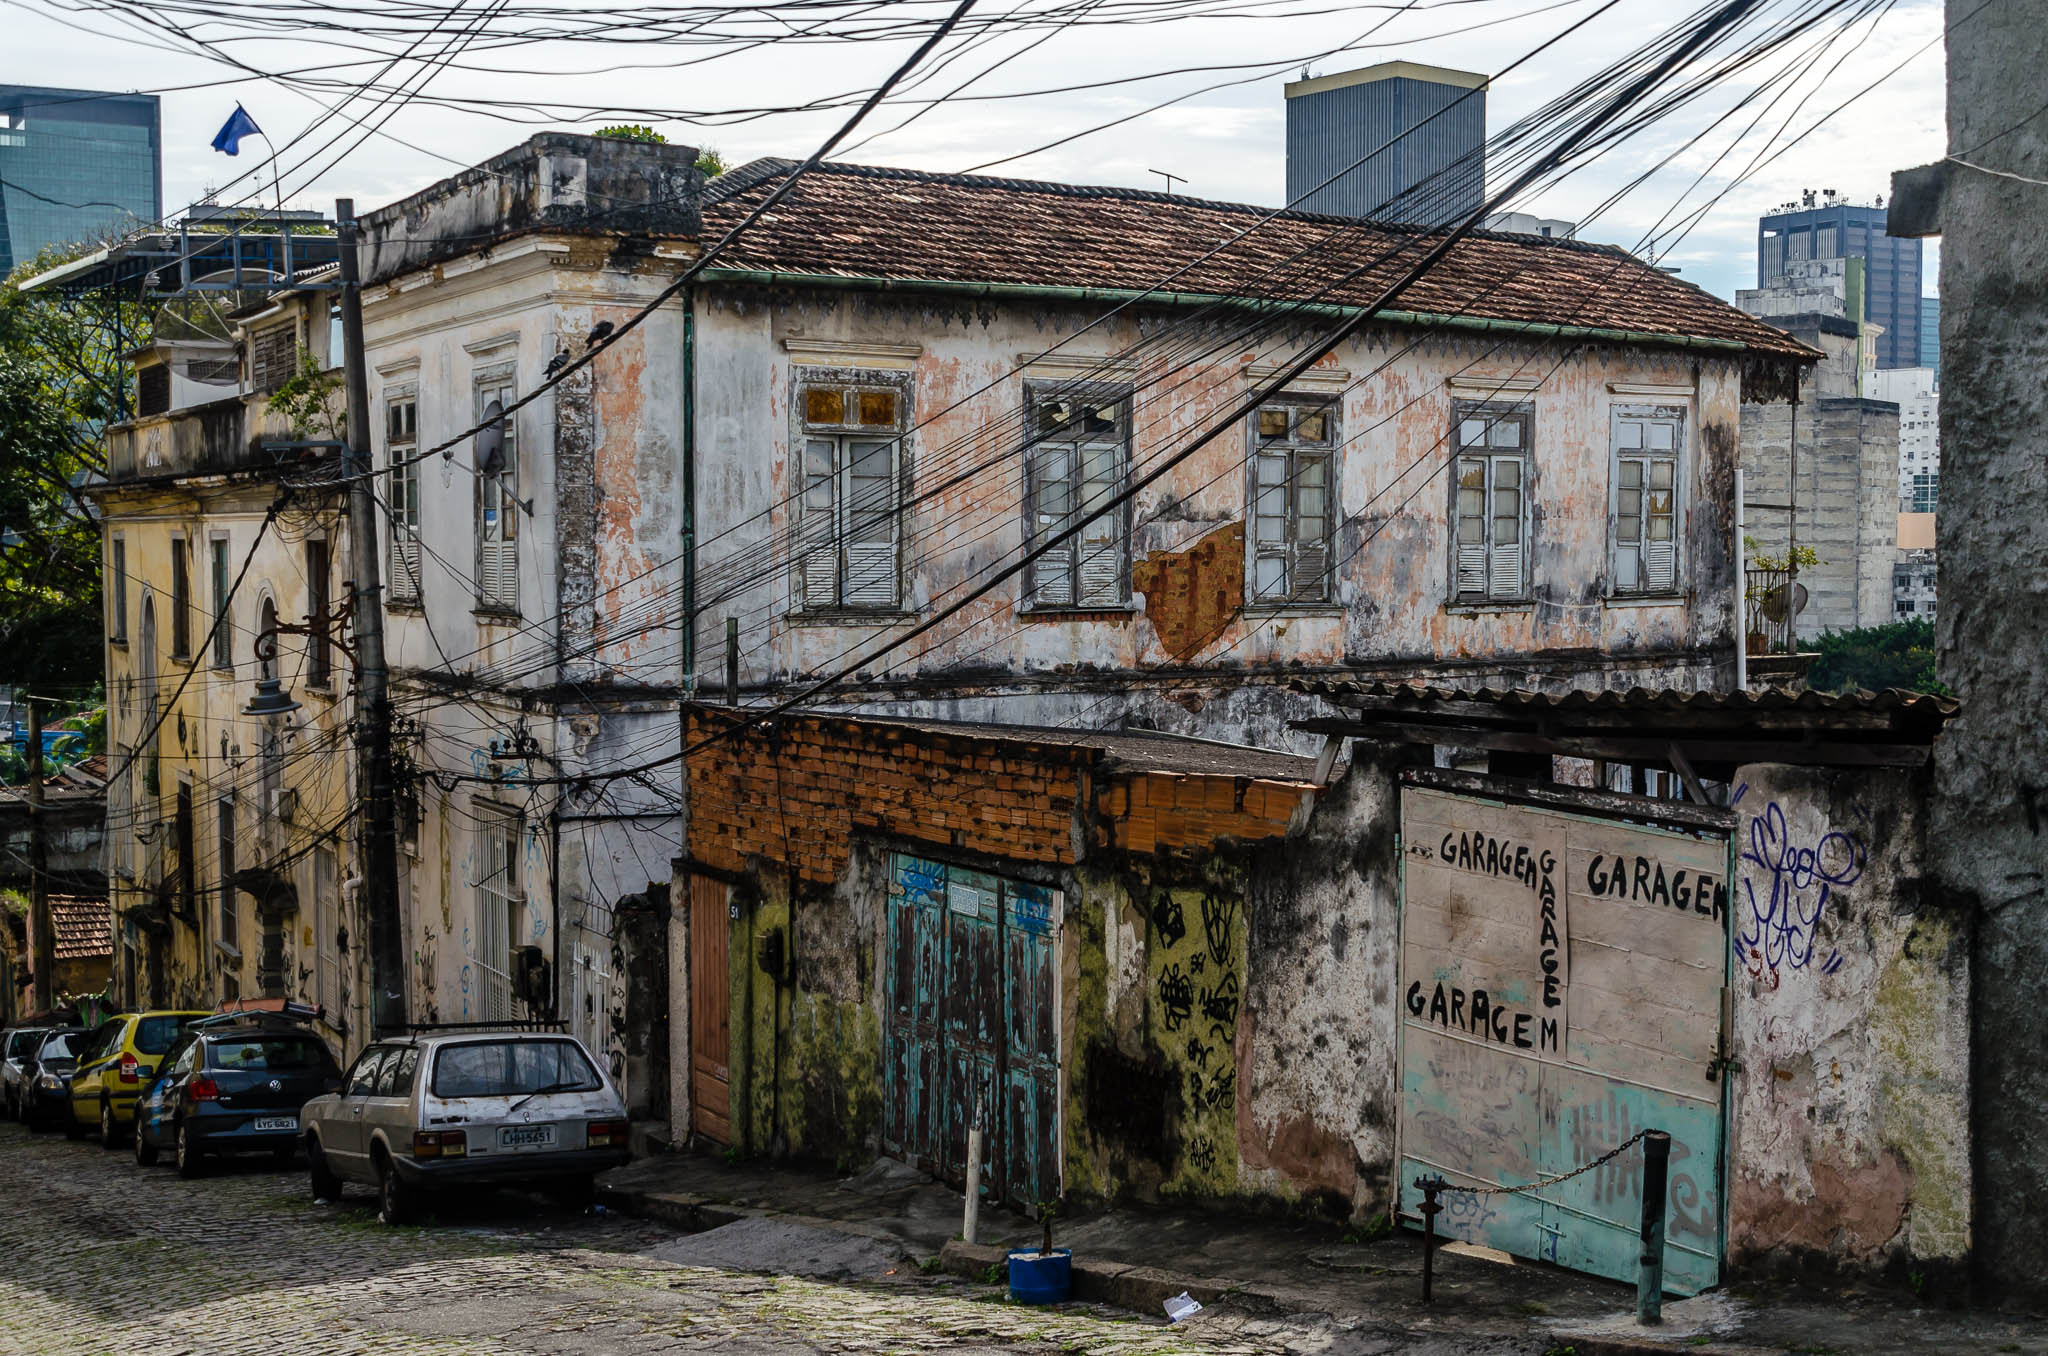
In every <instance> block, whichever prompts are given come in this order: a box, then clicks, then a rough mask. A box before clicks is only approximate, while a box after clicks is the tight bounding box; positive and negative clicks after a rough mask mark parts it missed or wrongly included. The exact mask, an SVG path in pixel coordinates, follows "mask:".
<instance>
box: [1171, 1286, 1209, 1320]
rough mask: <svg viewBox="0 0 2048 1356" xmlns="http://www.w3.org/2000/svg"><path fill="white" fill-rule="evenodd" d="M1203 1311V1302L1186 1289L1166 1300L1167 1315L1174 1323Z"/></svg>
mask: <svg viewBox="0 0 2048 1356" xmlns="http://www.w3.org/2000/svg"><path fill="white" fill-rule="evenodd" d="M1201 1312H1202V1302H1201V1301H1200V1300H1198V1299H1196V1298H1195V1297H1194V1296H1193V1295H1190V1294H1189V1293H1188V1292H1187V1291H1185V1290H1183V1291H1181V1292H1180V1293H1179V1294H1178V1295H1175V1296H1174V1297H1173V1298H1172V1299H1170V1300H1168V1301H1167V1302H1166V1317H1167V1318H1168V1319H1169V1320H1170V1321H1172V1322H1174V1323H1178V1322H1180V1321H1181V1320H1182V1319H1184V1318H1188V1317H1190V1316H1192V1315H1194V1314H1199V1313H1201Z"/></svg>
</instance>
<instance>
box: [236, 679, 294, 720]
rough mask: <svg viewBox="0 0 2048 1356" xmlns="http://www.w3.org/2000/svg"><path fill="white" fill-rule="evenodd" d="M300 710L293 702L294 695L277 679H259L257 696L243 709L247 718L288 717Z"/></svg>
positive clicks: (250, 699)
mask: <svg viewBox="0 0 2048 1356" xmlns="http://www.w3.org/2000/svg"><path fill="white" fill-rule="evenodd" d="M298 709H299V704H298V703H297V702H295V701H293V700H292V694H291V693H289V692H286V691H285V690H284V686H283V684H282V683H280V682H279V681H278V680H277V679H275V678H258V679H257V680H256V695H255V696H253V697H251V698H249V704H248V705H247V706H245V707H243V708H242V714H243V715H245V716H263V717H270V716H288V715H290V714H291V713H292V712H294V711H296V710H298Z"/></svg>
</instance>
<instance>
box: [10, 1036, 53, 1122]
mask: <svg viewBox="0 0 2048 1356" xmlns="http://www.w3.org/2000/svg"><path fill="white" fill-rule="evenodd" d="M48 1030H50V1028H49V1027H46V1026H11V1027H9V1028H7V1030H5V1031H0V1111H4V1113H5V1115H6V1117H7V1119H8V1120H14V1119H16V1118H18V1117H19V1116H20V1115H21V1108H22V1105H23V1104H24V1103H25V1102H27V1101H28V1096H27V1089H28V1082H27V1075H26V1073H25V1071H24V1070H25V1067H26V1065H27V1064H28V1061H29V1060H31V1059H33V1058H34V1057H35V1053H36V1047H37V1046H38V1045H41V1044H42V1043H43V1033H44V1032H46V1031H48Z"/></svg>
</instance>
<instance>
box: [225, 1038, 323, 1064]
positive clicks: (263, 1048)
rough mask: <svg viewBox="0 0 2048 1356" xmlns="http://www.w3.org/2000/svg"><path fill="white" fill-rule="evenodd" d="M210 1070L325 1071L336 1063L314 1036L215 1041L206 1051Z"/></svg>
mask: <svg viewBox="0 0 2048 1356" xmlns="http://www.w3.org/2000/svg"><path fill="white" fill-rule="evenodd" d="M206 1062H207V1066H208V1067H209V1068H214V1069H221V1070H232V1069H248V1070H251V1071H255V1070H258V1069H261V1070H263V1071H265V1072H269V1073H304V1072H305V1071H306V1070H308V1069H326V1068H329V1067H331V1066H332V1065H333V1063H334V1061H333V1060H332V1059H330V1058H329V1057H328V1054H327V1047H326V1046H324V1045H322V1044H321V1043H320V1042H319V1041H317V1040H315V1039H314V1038H313V1037H311V1036H252V1037H250V1038H248V1039H247V1040H232V1041H214V1042H213V1043H212V1045H211V1046H210V1047H209V1048H208V1051H207V1061H206Z"/></svg>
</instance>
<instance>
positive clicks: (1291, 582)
mask: <svg viewBox="0 0 2048 1356" xmlns="http://www.w3.org/2000/svg"><path fill="white" fill-rule="evenodd" d="M1336 433H1337V415H1336V411H1335V410H1334V409H1333V408H1331V407H1330V406H1327V405H1324V404H1322V403H1320V402H1314V403H1304V404H1273V405H1267V406H1265V407H1263V408H1261V409H1259V410H1257V411H1254V412H1253V414H1252V456H1251V473H1252V487H1251V493H1252V506H1251V514H1250V517H1251V542H1250V556H1251V563H1250V570H1251V598H1252V601H1253V602H1259V603H1322V602H1328V601H1329V598H1330V529H1331V524H1332V509H1333V507H1334V506H1333V503H1332V500H1331V494H1332V491H1333V490H1334V488H1335V482H1334V481H1333V480H1332V478H1331V449H1332V448H1333V447H1335V446H1336Z"/></svg>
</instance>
